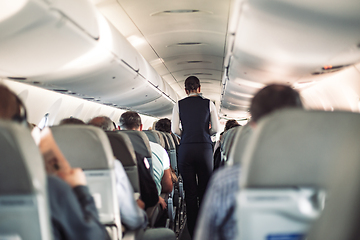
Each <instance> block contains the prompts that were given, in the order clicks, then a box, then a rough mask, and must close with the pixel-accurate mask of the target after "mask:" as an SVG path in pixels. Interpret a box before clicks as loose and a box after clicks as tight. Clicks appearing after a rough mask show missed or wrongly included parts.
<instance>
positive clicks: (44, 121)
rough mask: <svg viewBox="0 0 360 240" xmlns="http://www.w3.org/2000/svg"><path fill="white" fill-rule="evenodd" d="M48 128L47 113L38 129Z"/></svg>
mask: <svg viewBox="0 0 360 240" xmlns="http://www.w3.org/2000/svg"><path fill="white" fill-rule="evenodd" d="M47 126H49V113H46V114H45V115H44V117H43V118H42V119H41V120H40V122H39V124H38V127H39V128H40V129H43V128H44V127H47Z"/></svg>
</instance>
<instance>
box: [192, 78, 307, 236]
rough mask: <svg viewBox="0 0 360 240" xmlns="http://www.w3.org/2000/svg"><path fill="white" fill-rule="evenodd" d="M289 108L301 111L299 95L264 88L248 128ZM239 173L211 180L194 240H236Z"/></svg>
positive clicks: (223, 172)
mask: <svg viewBox="0 0 360 240" xmlns="http://www.w3.org/2000/svg"><path fill="white" fill-rule="evenodd" d="M288 107H297V108H302V103H301V99H300V95H299V93H298V92H296V91H295V90H294V89H292V88H291V87H289V86H285V85H280V84H272V85H269V86H266V87H265V88H263V89H261V90H260V91H259V92H258V93H257V94H256V95H255V96H254V98H253V99H252V101H251V106H250V113H251V117H252V118H251V122H250V124H251V126H252V127H256V123H257V122H258V121H259V120H260V119H261V118H262V117H264V116H266V115H267V114H270V113H272V112H273V111H275V110H277V109H281V108H288ZM240 171H241V170H240V165H239V164H237V165H233V166H231V167H225V168H222V169H219V170H218V171H217V172H216V173H215V174H214V175H213V176H212V178H211V181H210V183H209V187H208V191H207V193H206V196H205V200H204V203H203V205H202V207H201V211H200V216H199V219H198V222H197V225H196V233H195V239H196V240H201V239H204V240H209V239H213V240H217V239H227V240H233V239H236V236H238V233H237V229H236V227H237V223H236V221H237V219H236V211H235V209H236V193H237V191H238V190H239V179H240Z"/></svg>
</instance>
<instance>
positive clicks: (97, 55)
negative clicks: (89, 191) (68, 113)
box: [0, 0, 178, 114]
mask: <svg viewBox="0 0 360 240" xmlns="http://www.w3.org/2000/svg"><path fill="white" fill-rule="evenodd" d="M3 4H4V3H0V9H1V8H2V9H6V11H1V10H0V52H1V55H0V76H2V77H9V78H12V79H15V80H16V79H18V80H19V81H22V82H26V83H30V84H31V83H33V82H36V83H41V84H38V86H42V87H44V88H48V89H49V88H50V89H57V88H58V89H61V92H63V93H66V92H67V93H71V94H74V96H77V97H80V98H84V99H91V100H93V101H97V102H99V103H104V104H106V105H113V106H116V107H120V108H126V109H132V110H136V111H139V112H140V113H153V112H161V113H164V112H165V110H164V109H166V110H167V111H168V113H169V114H170V113H171V110H170V109H172V106H173V104H174V103H175V101H176V100H177V98H178V96H177V94H176V93H175V92H174V91H173V89H172V88H171V87H169V86H168V84H167V83H165V81H164V80H163V79H162V78H161V76H159V74H158V73H157V72H156V71H155V70H154V69H153V68H152V66H151V65H150V64H149V63H148V62H146V60H145V59H144V58H143V57H142V56H141V55H140V54H139V53H138V52H137V51H136V49H135V48H134V47H133V46H132V45H131V44H130V43H129V42H128V41H127V40H126V39H125V37H124V36H122V35H121V34H120V33H119V32H118V31H117V30H116V29H115V27H113V26H112V25H111V24H110V23H109V22H108V21H107V20H106V19H105V18H104V17H103V16H102V15H100V14H99V13H98V12H97V10H96V9H94V6H93V5H92V3H91V1H89V0H76V1H70V0H61V1H60V0H54V1H51V2H49V3H47V2H45V1H41V0H23V1H20V0H14V1H13V3H10V5H11V4H14V5H13V8H12V9H9V8H8V5H6V4H4V5H3ZM2 5H3V6H2ZM5 5H6V7H5ZM8 11H9V12H8ZM49 86H51V87H49ZM162 99H164V100H162ZM137 106H141V107H139V108H137ZM144 106H146V107H144ZM164 106H166V107H164ZM164 114H165V113H164Z"/></svg>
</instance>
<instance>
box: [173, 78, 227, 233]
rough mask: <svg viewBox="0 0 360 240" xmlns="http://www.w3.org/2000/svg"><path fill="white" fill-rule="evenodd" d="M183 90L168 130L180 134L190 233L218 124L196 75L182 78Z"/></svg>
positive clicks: (210, 168) (209, 169)
mask: <svg viewBox="0 0 360 240" xmlns="http://www.w3.org/2000/svg"><path fill="white" fill-rule="evenodd" d="M185 92H186V94H187V95H188V97H186V98H184V99H182V100H180V101H179V102H178V103H177V104H175V106H174V109H173V113H172V125H171V130H172V132H173V133H175V134H177V135H179V136H181V141H180V147H179V153H178V158H179V159H178V164H179V170H180V173H181V175H182V177H183V180H184V189H185V201H186V210H187V221H188V230H189V233H190V235H191V236H193V232H194V228H195V224H196V218H197V215H198V211H199V205H200V204H201V201H202V199H203V196H204V193H205V190H206V186H207V183H208V181H209V179H210V176H211V173H212V171H213V157H212V154H213V148H212V141H211V138H210V136H211V135H213V134H216V133H217V132H218V131H219V129H220V127H219V120H218V116H217V113H216V108H215V105H214V103H213V102H212V101H210V100H209V99H206V98H203V97H202V96H201V94H200V81H199V79H198V78H197V77H195V76H190V77H188V78H187V79H186V80H185ZM180 123H181V126H182V129H180Z"/></svg>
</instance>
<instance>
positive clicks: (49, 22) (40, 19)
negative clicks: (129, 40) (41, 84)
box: [0, 0, 98, 77]
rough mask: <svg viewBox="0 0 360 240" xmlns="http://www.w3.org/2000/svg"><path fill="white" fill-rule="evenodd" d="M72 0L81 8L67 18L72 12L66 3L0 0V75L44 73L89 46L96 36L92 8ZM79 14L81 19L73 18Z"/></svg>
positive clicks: (25, 75) (80, 53)
mask: <svg viewBox="0 0 360 240" xmlns="http://www.w3.org/2000/svg"><path fill="white" fill-rule="evenodd" d="M75 2H76V3H74V4H73V5H74V6H76V7H77V8H81V9H83V11H81V14H80V15H79V16H78V17H77V18H73V19H70V18H69V17H68V15H69V16H73V15H74V14H73V13H71V11H68V8H67V7H69V6H66V4H59V5H58V6H56V5H54V6H52V5H51V4H49V3H47V2H46V1H41V0H22V1H20V0H12V1H1V3H0V9H1V10H0V52H1V55H0V76H3V77H31V76H37V75H42V74H46V73H49V72H51V71H53V70H55V69H57V68H59V67H61V66H63V65H64V64H66V63H67V62H69V61H71V60H73V59H75V58H77V57H79V56H81V55H82V54H85V53H86V52H87V51H89V50H90V49H91V48H93V44H94V41H95V40H94V38H97V37H98V30H97V24H96V15H95V14H94V9H92V8H91V7H90V6H89V2H88V1H75ZM9 8H11V10H9ZM60 9H61V11H60ZM65 13H68V15H66V14H65ZM80 18H81V19H82V21H80V22H76V23H75V22H74V21H75V20H77V19H80ZM85 23H91V25H92V26H90V25H89V24H85ZM90 36H91V37H90Z"/></svg>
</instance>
